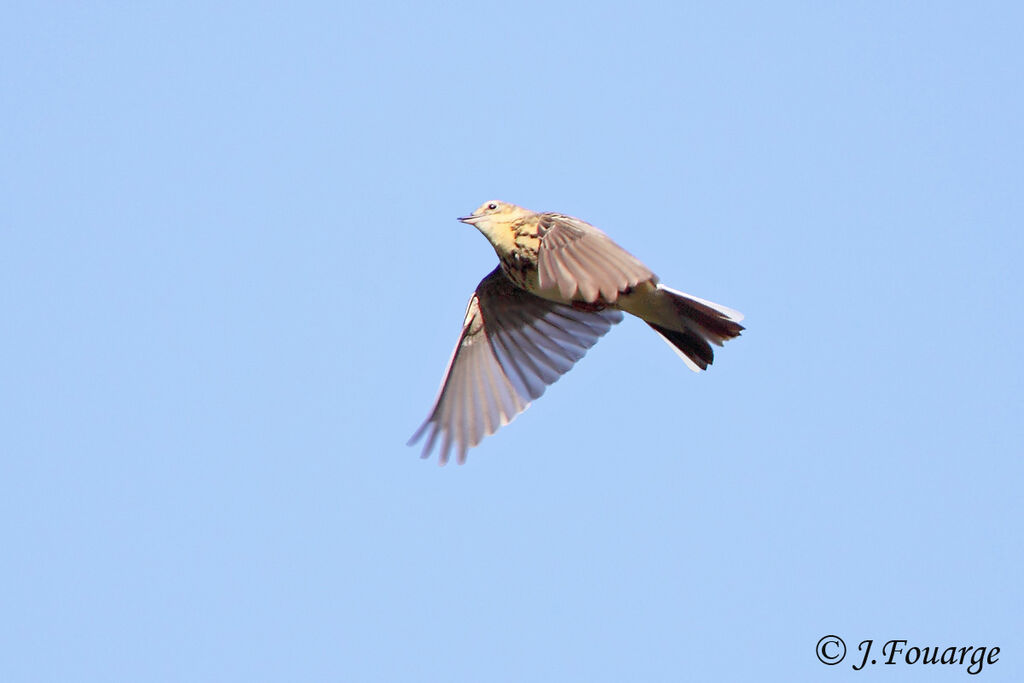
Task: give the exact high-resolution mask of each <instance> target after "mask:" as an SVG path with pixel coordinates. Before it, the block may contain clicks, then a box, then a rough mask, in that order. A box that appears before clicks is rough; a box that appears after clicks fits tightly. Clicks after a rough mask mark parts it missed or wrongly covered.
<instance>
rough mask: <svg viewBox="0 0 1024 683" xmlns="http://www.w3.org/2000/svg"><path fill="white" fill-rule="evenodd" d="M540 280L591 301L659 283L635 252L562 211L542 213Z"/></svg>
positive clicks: (609, 300)
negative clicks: (647, 284) (641, 284)
mask: <svg viewBox="0 0 1024 683" xmlns="http://www.w3.org/2000/svg"><path fill="white" fill-rule="evenodd" d="M540 233H541V239H540V250H539V253H538V269H539V283H540V288H541V289H542V290H545V289H550V288H553V287H557V288H558V292H559V293H560V294H561V295H562V296H563V297H565V298H566V299H576V298H577V297H578V298H579V299H580V300H582V301H586V302H588V303H594V302H596V301H598V299H602V300H603V301H604V302H605V303H609V304H610V303H614V302H615V300H616V299H618V296H619V293H620V292H623V291H625V290H626V289H628V288H630V287H635V286H636V285H637V284H639V283H640V282H647V281H648V280H650V281H653V282H655V283H657V281H658V279H657V276H655V275H654V273H652V272H651V271H650V269H648V268H647V266H645V265H644V264H643V263H641V262H640V261H639V260H638V259H637V258H636V257H635V256H633V255H632V254H630V253H629V252H628V251H626V250H625V249H623V248H622V247H620V246H619V245H617V244H616V243H615V242H613V241H612V240H611V238H610V237H608V236H607V235H605V234H604V233H603V232H601V231H600V230H598V229H597V228H595V227H594V226H592V225H590V224H589V223H584V222H583V221H581V220H579V219H577V218H573V217H571V216H563V215H562V214H555V213H546V214H541V215H540Z"/></svg>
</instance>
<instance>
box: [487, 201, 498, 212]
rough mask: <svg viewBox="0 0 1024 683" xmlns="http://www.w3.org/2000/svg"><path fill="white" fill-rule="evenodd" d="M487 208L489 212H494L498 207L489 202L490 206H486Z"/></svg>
mask: <svg viewBox="0 0 1024 683" xmlns="http://www.w3.org/2000/svg"><path fill="white" fill-rule="evenodd" d="M487 208H488V210H490V211H494V210H495V209H497V208H498V205H497V204H495V203H494V202H491V203H490V204H488V205H487Z"/></svg>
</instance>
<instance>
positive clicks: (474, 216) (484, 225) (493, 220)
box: [459, 199, 530, 241]
mask: <svg viewBox="0 0 1024 683" xmlns="http://www.w3.org/2000/svg"><path fill="white" fill-rule="evenodd" d="M529 214H530V211H529V210H527V209H524V208H523V207H521V206H516V205H515V204H509V203H508V202H500V201H498V200H496V199H492V200H491V201H489V202H484V203H483V204H481V205H480V206H479V207H477V209H476V211H474V212H473V213H471V214H470V215H468V216H462V217H461V218H459V220H460V221H462V222H463V223H468V224H469V225H472V226H474V227H476V229H477V230H479V231H480V232H482V233H483V234H484V235H485V236H486V237H488V238H490V239H491V240H492V241H494V240H493V238H494V237H496V236H497V235H498V233H500V232H502V230H503V229H505V228H508V227H510V226H511V225H512V224H513V223H514V222H516V221H517V220H519V219H520V218H523V217H524V216H528V215H529Z"/></svg>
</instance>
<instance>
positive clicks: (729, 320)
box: [647, 285, 743, 370]
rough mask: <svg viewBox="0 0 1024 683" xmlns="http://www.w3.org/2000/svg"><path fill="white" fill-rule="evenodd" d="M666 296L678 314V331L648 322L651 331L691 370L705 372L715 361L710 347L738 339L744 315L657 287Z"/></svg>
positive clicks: (661, 286)
mask: <svg viewBox="0 0 1024 683" xmlns="http://www.w3.org/2000/svg"><path fill="white" fill-rule="evenodd" d="M658 289H659V290H661V291H662V292H664V293H665V294H668V295H669V296H670V297H671V299H672V304H673V305H674V306H675V308H676V310H677V311H678V312H679V318H680V323H681V324H680V328H681V329H680V330H673V329H668V328H665V327H662V326H660V325H655V324H653V323H647V324H648V325H650V326H651V327H653V328H654V331H655V332H657V333H658V334H660V335H661V336H662V338H663V339H665V341H667V342H668V343H669V344H671V345H672V346H673V347H674V348H675V349H677V351H678V352H679V354H680V355H681V356H682V357H683V360H686V361H687V365H690V367H691V369H693V370H707V367H708V366H709V365H711V363H713V362H714V360H715V353H714V351H713V350H712V348H711V344H714V345H716V346H721V345H722V343H723V342H726V341H728V340H730V339H733V338H735V337H738V336H740V332H742V331H743V325H740V324H739V322H738V321H740V320H742V319H743V315H742V314H741V313H738V312H736V311H733V310H731V309H728V308H725V307H724V306H719V305H718V304H712V303H711V302H710V301H704V300H702V299H697V298H696V297H692V296H690V295H688V294H683V293H682V292H678V291H676V290H674V289H670V288H668V287H665V286H664V285H658Z"/></svg>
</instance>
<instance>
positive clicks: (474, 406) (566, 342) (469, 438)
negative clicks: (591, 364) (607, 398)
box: [409, 267, 622, 465]
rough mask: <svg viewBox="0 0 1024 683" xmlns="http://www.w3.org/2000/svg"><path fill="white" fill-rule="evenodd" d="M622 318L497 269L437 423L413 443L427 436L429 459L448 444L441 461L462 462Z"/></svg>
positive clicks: (460, 348) (447, 384)
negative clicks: (544, 294)
mask: <svg viewBox="0 0 1024 683" xmlns="http://www.w3.org/2000/svg"><path fill="white" fill-rule="evenodd" d="M620 320H622V313H621V312H620V311H618V310H615V309H604V310H601V311H597V312H592V311H578V310H576V309H574V308H572V307H571V306H566V305H563V304H559V303H555V302H552V301H547V300H545V299H541V298H540V297H537V296H534V295H533V294H530V293H528V292H526V291H524V290H521V289H519V288H517V287H516V286H515V285H513V284H512V283H511V282H510V281H509V280H508V278H507V277H506V276H505V274H504V273H503V272H502V270H501V268H500V267H498V268H495V269H494V270H493V271H492V272H491V273H490V274H489V275H488V276H487V277H485V278H484V279H483V280H482V281H481V282H480V284H479V285H478V286H477V289H476V292H475V293H474V294H473V297H472V298H471V299H470V302H469V306H468V307H467V309H466V318H465V321H464V323H463V328H462V334H461V336H460V337H459V342H458V344H456V347H455V350H454V352H453V353H452V356H451V359H450V360H449V362H448V368H447V370H446V371H445V378H444V381H443V382H442V383H441V388H440V390H439V391H438V394H437V399H436V401H435V403H434V408H433V409H432V410H431V412H430V415H429V416H428V417H427V419H426V420H425V421H424V423H423V424H422V425H421V426H420V428H419V429H418V430H416V433H415V434H413V436H412V438H411V439H410V440H409V444H410V445H412V444H413V443H415V442H417V441H419V440H420V439H421V438H423V437H424V436H426V443H425V445H424V448H423V453H422V457H428V456H429V455H430V453H431V452H432V451H433V449H434V446H435V445H437V444H438V440H440V446H439V450H438V454H439V457H438V461H439V463H440V464H442V465H443V464H445V463H446V462H447V461H448V458H449V454H450V453H451V452H452V450H453V449H454V452H455V454H456V457H457V459H458V461H459V462H460V463H461V462H464V461H465V459H466V453H467V451H468V450H469V449H470V448H473V447H474V446H476V445H477V444H479V443H480V441H482V440H483V438H484V437H486V436H488V435H490V434H493V433H494V432H495V431H497V430H498V429H499V428H500V427H501V426H503V425H505V424H508V423H509V422H511V421H512V420H513V419H514V418H515V417H516V415H518V414H519V413H521V412H522V411H524V410H526V408H527V407H528V406H529V405H530V401H532V400H534V399H536V398H538V397H540V396H541V395H542V394H543V393H544V390H545V389H546V388H547V387H548V386H549V385H551V384H553V383H554V382H556V381H557V380H558V378H559V377H561V376H562V375H563V374H565V373H566V372H568V371H569V370H570V369H571V368H572V366H573V365H574V364H575V363H576V362H577V361H578V360H580V358H582V357H583V355H584V354H585V353H586V351H587V349H589V348H590V347H591V346H593V345H594V344H595V343H597V340H598V339H600V338H601V337H602V336H603V335H604V334H605V333H606V332H608V330H609V329H611V326H612V325H614V324H615V323H617V322H619V321H620Z"/></svg>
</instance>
